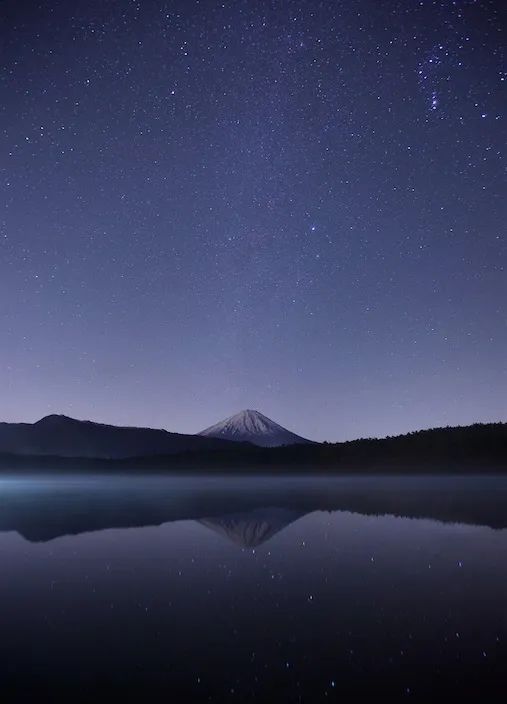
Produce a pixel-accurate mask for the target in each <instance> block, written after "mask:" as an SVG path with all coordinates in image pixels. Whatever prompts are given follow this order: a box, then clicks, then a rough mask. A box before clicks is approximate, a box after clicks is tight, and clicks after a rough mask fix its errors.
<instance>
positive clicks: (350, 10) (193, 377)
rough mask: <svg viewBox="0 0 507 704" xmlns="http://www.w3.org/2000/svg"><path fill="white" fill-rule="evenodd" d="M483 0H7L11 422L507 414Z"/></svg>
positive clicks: (198, 422)
mask: <svg viewBox="0 0 507 704" xmlns="http://www.w3.org/2000/svg"><path fill="white" fill-rule="evenodd" d="M504 29H505V17H504V15H503V13H502V4H501V3H497V2H491V1H487V0H484V1H480V0H478V1H476V2H474V1H472V0H456V1H455V2H450V1H448V0H434V1H433V0H421V1H420V2H417V1H412V0H410V1H405V2H401V1H400V0H389V1H387V2H382V3H380V2H374V1H373V0H359V1H357V2H340V3H336V2H331V1H330V2H316V1H315V0H313V1H310V0H285V1H283V2H282V0H259V1H258V2H252V1H251V0H248V1H247V0H238V1H237V2H232V1H231V2H223V3H219V2H204V1H201V2H199V1H198V0H194V1H192V2H190V1H189V0H184V1H183V0H182V1H180V2H178V1H174V2H161V1H156V2H155V1H149V0H147V1H145V2H141V1H139V2H118V3H104V2H99V1H98V0H87V2H76V3H66V2H62V1H58V0H54V1H53V2H45V3H40V2H28V1H25V2H19V1H18V2H14V1H13V0H6V2H4V3H3V7H2V19H1V26H0V31H1V37H2V45H3V52H2V53H3V61H2V66H1V69H0V91H1V96H2V101H1V103H0V105H1V108H0V110H1V116H2V119H1V131H0V167H1V169H0V191H1V196H2V197H1V203H2V216H1V219H0V293H1V299H0V300H1V304H0V317H1V318H0V319H1V325H2V327H1V329H2V345H1V349H0V384H1V388H2V390H3V394H2V401H3V404H2V405H3V411H2V419H5V420H34V419H36V418H38V417H40V416H41V415H44V414H45V413H48V412H64V413H67V414H69V415H75V416H78V417H91V418H94V419H97V420H104V421H107V422H117V423H137V424H150V425H155V426H163V427H167V428H169V429H172V430H178V431H182V432H194V431H197V430H200V429H201V428H202V427H205V426H207V425H209V424H211V423H212V422H214V421H216V420H218V419H219V418H221V417H223V416H227V415H230V414H231V413H232V412H234V411H236V410H238V409H240V408H243V407H248V408H251V407H258V408H260V409H261V410H262V411H263V412H265V413H266V414H267V415H270V416H272V417H274V418H275V419H277V420H279V421H280V422H282V423H283V424H284V425H288V426H289V427H291V428H292V429H294V430H295V431H297V432H300V433H301V434H303V435H306V436H311V437H315V438H316V439H330V440H337V439H345V438H351V437H357V436H364V435H382V434H387V433H389V434H394V433H397V432H404V431H407V430H410V429H415V428H418V427H424V426H432V425H441V424H457V423H468V422H473V421H475V420H490V419H491V420H498V419H501V418H504V417H505V411H506V406H505V394H504V393H503V392H502V385H505V381H506V378H505V372H506V365H505V353H506V351H507V329H506V324H505V312H504V310H503V309H504V306H503V300H505V295H506V294H507V284H506V277H505V269H504V265H505V260H506V246H505V222H506V217H507V212H506V210H507V208H506V205H505V204H506V200H507V199H506V198H505V180H504V179H505V156H504V144H505V104H506V103H505V88H506V85H507V82H506V76H507V73H506V69H505V63H504V56H503V54H502V47H503V46H504V44H505V32H504Z"/></svg>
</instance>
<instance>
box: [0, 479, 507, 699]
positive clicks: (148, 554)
mask: <svg viewBox="0 0 507 704" xmlns="http://www.w3.org/2000/svg"><path fill="white" fill-rule="evenodd" d="M506 489H507V483H506V482H505V480H503V479H501V478H500V479H499V478H496V479H495V478H491V479H487V478H486V479H484V478H471V477H469V478H467V479H458V478H440V479H436V478H430V479H428V478H425V479H422V478H421V479H418V478H413V479H406V480H405V479H400V478H384V479H383V480H381V479H380V478H378V479H375V480H373V479H367V480H363V479H357V478H356V479H352V478H350V479H348V478H342V479H338V480H319V479H314V478H313V479H310V478H306V479H304V478H299V479H297V480H289V479H287V478H284V479H283V480H274V479H266V478H257V479H253V478H250V479H248V480H235V479H227V480H225V479H224V480H218V479H216V478H214V479H203V478H184V479H161V478H155V479H152V480H148V481H147V480H146V478H142V479H136V478H133V477H131V478H129V479H125V480H118V479H115V480H114V481H111V480H108V479H105V478H96V479H89V480H86V481H85V480H83V479H81V478H78V479H76V480H73V481H70V480H69V481H62V480H61V479H60V480H58V481H55V480H54V479H51V478H47V479H44V480H43V479H41V478H40V477H39V478H38V479H37V480H36V481H33V482H26V481H23V482H20V481H19V480H14V479H13V480H3V481H2V482H0V556H1V557H2V572H1V574H0V628H1V629H2V639H0V662H1V663H2V667H1V675H2V677H1V679H0V696H1V697H2V701H6V702H13V701H23V702H26V701H34V700H35V698H36V699H37V701H51V702H54V701H60V700H62V701H73V702H75V701H87V702H88V701H90V702H91V701H93V702H97V701H105V700H109V699H112V698H113V697H116V698H117V697H119V698H120V700H121V699H123V700H125V701H132V700H135V701H150V702H158V701H164V702H167V701H189V702H210V701H211V702H217V703H218V702H220V703H222V702H229V701H230V702H235V701H236V702H237V701H239V702H270V701H277V702H282V703H284V702H290V703H292V702H311V703H312V704H313V702H328V701H338V700H341V701H343V700H344V699H345V701H349V700H350V699H351V698H352V699H354V700H358V701H373V700H375V701H377V700H380V701H389V702H392V701H407V700H408V701H430V700H433V699H437V700H439V699H442V698H446V699H447V700H449V701H454V700H462V701H466V700H470V699H474V700H475V701H488V702H495V701H503V690H504V663H505V662H506V658H507V648H506V643H505V639H506V637H507V595H506V590H505V585H506V584H507V531H504V530H502V528H504V527H507V516H506V506H507V504H506V501H505V499H506V496H507V491H506ZM414 518H415V520H414ZM428 519H429V520H428ZM34 692H36V694H37V696H36V697H34Z"/></svg>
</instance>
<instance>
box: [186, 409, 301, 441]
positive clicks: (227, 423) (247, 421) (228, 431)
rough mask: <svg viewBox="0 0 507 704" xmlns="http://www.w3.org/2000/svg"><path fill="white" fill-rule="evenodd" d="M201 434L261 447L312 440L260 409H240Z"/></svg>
mask: <svg viewBox="0 0 507 704" xmlns="http://www.w3.org/2000/svg"><path fill="white" fill-rule="evenodd" d="M198 434H199V435H204V436H206V437H211V438H221V439H223V440H235V441H237V442H251V443H253V444H254V445H259V446H260V447H277V446H278V445H294V444H296V443H307V442H311V441H310V440H306V439H305V438H302V437H301V436H299V435H296V434H295V433H291V431H290V430H287V429H286V428H283V427H282V426H281V425H279V424H278V423H275V421H274V420H271V419H270V418H267V416H265V415H263V414H262V413H259V411H252V410H246V411H240V412H239V413H236V415H234V416H231V417H230V418H226V419H225V420H222V421H220V422H219V423H216V424H215V425H212V426H211V427H209V428H206V429H205V430H202V431H201V432H200V433H198Z"/></svg>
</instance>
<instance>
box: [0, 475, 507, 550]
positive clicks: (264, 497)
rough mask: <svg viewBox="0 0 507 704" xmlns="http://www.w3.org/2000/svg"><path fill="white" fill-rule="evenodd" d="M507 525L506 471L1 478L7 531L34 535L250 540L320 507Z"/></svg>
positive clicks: (1, 517)
mask: <svg viewBox="0 0 507 704" xmlns="http://www.w3.org/2000/svg"><path fill="white" fill-rule="evenodd" d="M319 510H320V511H349V512H355V513H361V514H363V515H393V516H400V517H410V518H430V519H433V520H437V521H441V522H453V523H464V524H473V525H484V526H489V527H491V528H496V529H501V528H505V527H507V479H505V478H502V477H462V478H459V477H412V478H402V477H375V478H360V477H340V478H315V477H313V478H310V477H293V478H290V477H283V478H273V477H248V478H233V477H232V478H231V477H227V478H217V477H213V478H210V477H170V478H161V477H160V476H155V477H132V476H130V477H123V478H122V477H101V476H97V477H88V478H83V477H80V476H78V477H75V478H62V477H51V476H48V477H45V478H41V477H32V478H23V479H19V478H10V479H9V478H3V479H1V480H0V531H12V530H14V531H17V532H18V533H20V534H21V535H22V536H23V537H25V538H26V539H27V540H31V541H44V540H51V539H53V538H57V537H59V536H62V535H71V534H78V533H83V532H89V531H94V530H103V529H107V528H126V527H136V526H137V527H141V526H149V525H161V524H162V523H167V522H171V521H178V520H188V519H193V520H197V521H199V522H200V523H201V524H203V525H206V526H208V527H209V528H211V529H213V530H215V531H218V532H220V533H222V534H223V535H228V536H229V537H230V538H231V539H233V541H235V542H238V543H239V544H241V545H244V546H252V545H254V544H255V543H257V544H258V542H264V541H265V540H268V539H269V538H270V537H271V536H272V535H274V534H275V533H276V532H278V531H279V530H281V529H282V528H283V527H284V525H287V524H289V523H291V522H293V521H295V520H297V519H298V518H300V517H301V516H303V515H305V514H307V513H312V512H314V511H319Z"/></svg>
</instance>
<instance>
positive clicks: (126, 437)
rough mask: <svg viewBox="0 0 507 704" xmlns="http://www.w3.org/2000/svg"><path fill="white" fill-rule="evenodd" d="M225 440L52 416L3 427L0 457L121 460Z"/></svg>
mask: <svg viewBox="0 0 507 704" xmlns="http://www.w3.org/2000/svg"><path fill="white" fill-rule="evenodd" d="M230 445H231V443H228V442H227V441H225V440H219V439H218V440H216V439H214V438H206V437H201V436H199V435H181V434H179V433H169V432H167V431H166V430H156V429H152V428H133V427H120V426H115V425H104V424H102V423H92V422H91V421H83V420H76V419H74V418H68V417H67V416H63V415H50V416H46V417H45V418H42V419H41V420H39V421H37V422H36V423H0V453H5V454H7V453H9V454H13V455H54V456H60V457H83V458H85V457H94V458H111V459H120V458H127V457H139V456H143V455H146V456H148V455H169V454H174V453H181V452H192V451H201V452H202V451H206V452H209V451H212V450H220V449H225V448H227V447H229V446H230Z"/></svg>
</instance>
